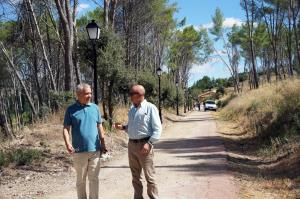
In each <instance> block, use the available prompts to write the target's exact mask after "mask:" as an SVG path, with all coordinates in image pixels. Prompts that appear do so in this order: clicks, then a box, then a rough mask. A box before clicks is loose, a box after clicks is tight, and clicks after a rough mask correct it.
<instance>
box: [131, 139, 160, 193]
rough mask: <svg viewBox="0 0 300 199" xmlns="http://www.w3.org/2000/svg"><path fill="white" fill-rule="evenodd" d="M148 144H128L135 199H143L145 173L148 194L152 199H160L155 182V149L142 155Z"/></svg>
mask: <svg viewBox="0 0 300 199" xmlns="http://www.w3.org/2000/svg"><path fill="white" fill-rule="evenodd" d="M145 143H146V142H144V143H142V142H140V143H134V142H131V141H129V143H128V159H129V167H130V170H131V174H132V185H133V188H134V199H143V184H142V182H141V178H142V177H141V172H142V170H143V171H144V174H145V178H146V181H147V193H148V196H149V198H150V199H158V189H157V184H156V182H155V168H154V163H153V158H154V152H153V147H152V149H151V151H150V152H149V154H142V153H141V149H142V147H143V145H144V144H145Z"/></svg>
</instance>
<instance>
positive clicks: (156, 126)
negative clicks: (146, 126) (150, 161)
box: [149, 105, 162, 144]
mask: <svg viewBox="0 0 300 199" xmlns="http://www.w3.org/2000/svg"><path fill="white" fill-rule="evenodd" d="M151 127H152V135H151V137H150V139H149V141H150V143H152V144H153V143H155V142H157V141H158V140H159V138H160V136H161V132H162V125H161V121H160V118H159V113H158V110H157V108H156V107H155V106H154V105H153V107H152V109H151Z"/></svg>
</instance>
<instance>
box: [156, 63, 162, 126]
mask: <svg viewBox="0 0 300 199" xmlns="http://www.w3.org/2000/svg"><path fill="white" fill-rule="evenodd" d="M156 74H157V76H158V111H159V118H160V121H161V123H162V114H161V97H160V76H161V75H162V69H161V68H160V67H159V68H157V69H156Z"/></svg>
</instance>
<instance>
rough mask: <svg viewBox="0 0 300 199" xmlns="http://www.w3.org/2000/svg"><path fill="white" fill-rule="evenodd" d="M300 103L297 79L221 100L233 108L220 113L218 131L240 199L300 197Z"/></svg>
mask: <svg viewBox="0 0 300 199" xmlns="http://www.w3.org/2000/svg"><path fill="white" fill-rule="evenodd" d="M233 96H234V97H233ZM299 99H300V80H299V79H297V78H295V79H289V80H284V81H282V82H277V83H273V84H267V85H263V86H261V87H260V88H259V89H256V90H249V91H245V92H243V93H242V94H239V95H234V94H228V95H226V96H224V97H223V98H222V99H221V100H220V101H226V103H228V104H227V105H225V107H224V108H222V109H221V110H220V112H219V113H218V114H217V117H218V119H219V122H218V128H219V132H220V133H221V134H222V135H223V136H224V143H225V145H226V148H227V151H228V153H229V154H228V160H229V161H230V163H231V164H230V165H231V169H232V170H233V171H235V172H237V180H238V181H239V183H240V184H241V186H242V187H241V195H244V196H245V195H248V196H251V197H253V198H260V197H271V198H272V197H274V198H277V197H278V198H280V197H284V198H295V197H296V196H299V193H300V187H299V182H300V181H299V177H298V176H299V174H300V169H299V163H300V144H299V143H300V100H299ZM251 197H245V198H251Z"/></svg>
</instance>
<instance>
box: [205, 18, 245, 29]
mask: <svg viewBox="0 0 300 199" xmlns="http://www.w3.org/2000/svg"><path fill="white" fill-rule="evenodd" d="M244 23H245V22H243V21H242V20H241V19H238V18H234V17H228V18H225V19H224V22H223V27H224V28H232V26H233V25H236V26H242V25H243V24H244ZM213 25H214V24H213V22H210V23H207V24H203V25H200V28H206V29H210V28H212V27H213Z"/></svg>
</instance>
